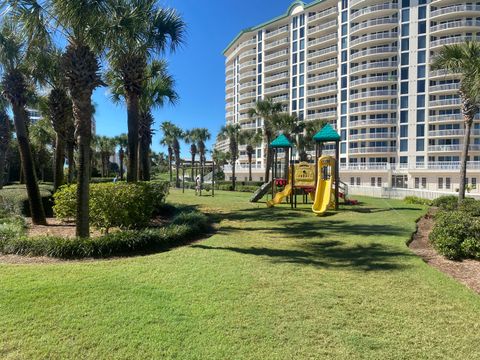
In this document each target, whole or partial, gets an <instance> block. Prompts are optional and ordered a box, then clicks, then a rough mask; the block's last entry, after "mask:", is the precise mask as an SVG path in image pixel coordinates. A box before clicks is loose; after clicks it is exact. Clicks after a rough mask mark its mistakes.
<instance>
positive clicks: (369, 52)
mask: <svg viewBox="0 0 480 360" xmlns="http://www.w3.org/2000/svg"><path fill="white" fill-rule="evenodd" d="M397 51H398V48H397V47H396V46H381V47H377V48H370V49H366V50H362V51H358V52H356V53H353V54H351V55H350V59H351V60H354V59H358V58H360V57H363V56H368V55H376V54H385V53H396V52H397Z"/></svg>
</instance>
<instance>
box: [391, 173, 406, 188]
mask: <svg viewBox="0 0 480 360" xmlns="http://www.w3.org/2000/svg"><path fill="white" fill-rule="evenodd" d="M392 186H393V187H394V188H397V189H407V188H408V176H407V175H393V176H392Z"/></svg>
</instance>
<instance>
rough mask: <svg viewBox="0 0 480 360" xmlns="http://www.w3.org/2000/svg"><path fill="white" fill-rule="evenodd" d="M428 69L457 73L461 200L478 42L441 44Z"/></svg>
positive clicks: (475, 105) (477, 87)
mask: <svg viewBox="0 0 480 360" xmlns="http://www.w3.org/2000/svg"><path fill="white" fill-rule="evenodd" d="M431 69H433V70H435V69H444V70H447V71H449V72H452V73H455V74H459V75H460V90H459V95H460V98H461V100H462V114H463V119H464V127H465V135H464V138H463V149H462V158H461V167H460V186H459V193H458V200H459V202H461V201H463V200H464V199H465V190H466V178H467V161H468V151H469V147H470V134H471V130H472V126H473V120H474V118H475V115H476V114H477V113H478V111H479V108H480V43H478V42H466V43H463V44H455V45H446V46H444V47H443V48H442V49H441V50H440V52H439V54H438V55H437V56H435V58H434V60H433V64H432V66H431Z"/></svg>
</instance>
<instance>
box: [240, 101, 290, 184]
mask: <svg viewBox="0 0 480 360" xmlns="http://www.w3.org/2000/svg"><path fill="white" fill-rule="evenodd" d="M281 111H282V104H281V103H276V102H274V101H273V100H272V99H266V100H259V101H257V102H256V103H255V107H254V108H252V109H250V110H249V111H248V114H249V115H250V118H255V117H258V118H261V119H262V120H263V127H262V129H263V143H264V154H266V155H267V156H266V164H265V182H268V181H269V180H270V164H271V163H272V161H273V156H272V155H273V153H272V150H271V149H270V146H269V145H270V143H271V142H272V140H273V137H274V135H275V129H274V124H273V122H274V120H275V117H276V116H277V115H278V114H279V113H280V112H281Z"/></svg>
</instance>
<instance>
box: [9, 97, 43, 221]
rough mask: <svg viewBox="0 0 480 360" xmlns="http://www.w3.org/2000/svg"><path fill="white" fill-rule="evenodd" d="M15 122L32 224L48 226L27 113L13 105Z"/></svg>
mask: <svg viewBox="0 0 480 360" xmlns="http://www.w3.org/2000/svg"><path fill="white" fill-rule="evenodd" d="M12 110H13V115H14V117H13V121H14V124H15V131H16V133H17V141H18V148H19V151H20V159H21V163H22V171H23V175H24V178H25V182H26V187H27V193H28V200H29V204H30V213H31V215H32V222H33V223H34V224H35V225H46V224H47V219H46V218H45V211H44V209H43V204H42V198H41V196H40V190H39V189H38V183H37V176H36V174H35V164H34V163H33V157H32V150H31V148H30V142H29V141H28V134H27V126H26V123H27V112H26V111H25V109H24V108H23V107H21V106H19V105H16V104H13V105H12Z"/></svg>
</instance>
